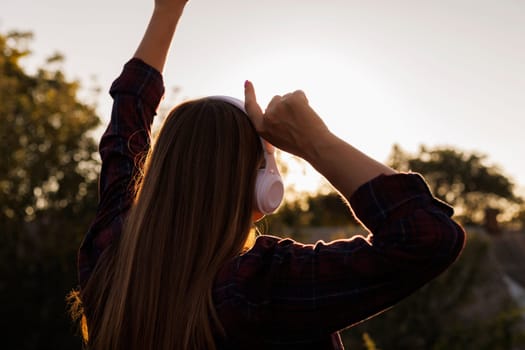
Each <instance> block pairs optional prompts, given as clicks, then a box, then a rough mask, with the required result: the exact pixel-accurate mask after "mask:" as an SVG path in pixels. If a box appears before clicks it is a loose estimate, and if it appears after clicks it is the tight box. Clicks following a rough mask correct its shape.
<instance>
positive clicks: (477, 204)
mask: <svg viewBox="0 0 525 350" xmlns="http://www.w3.org/2000/svg"><path fill="white" fill-rule="evenodd" d="M487 158H488V157H487V156H486V155H484V154H478V153H475V152H465V151H461V150H458V149H455V148H452V147H436V148H432V149H429V148H426V147H425V146H421V147H420V149H419V151H418V152H417V153H416V154H414V155H411V154H408V153H406V152H405V151H403V150H402V149H401V148H400V147H399V146H398V145H394V146H393V148H392V152H391V155H390V159H389V161H388V163H389V165H390V166H392V167H393V168H395V169H398V170H400V171H409V170H410V171H414V172H418V173H421V174H423V175H424V176H425V179H426V180H427V181H428V183H429V185H430V188H431V190H432V192H433V193H434V195H436V196H437V197H439V198H440V199H442V200H444V201H446V202H448V203H450V204H451V205H453V206H454V207H455V208H456V209H457V213H458V214H459V216H458V217H459V218H460V219H461V220H462V221H463V222H465V223H477V224H479V223H481V222H482V221H483V217H484V210H485V209H486V208H488V207H493V208H497V209H499V210H500V211H502V212H505V211H507V212H508V210H509V208H511V207H512V206H513V205H514V207H516V208H515V209H516V211H517V208H518V204H519V203H521V202H522V200H521V198H519V197H517V196H516V195H515V194H514V184H513V183H512V181H511V180H510V179H509V178H508V177H506V176H505V175H504V174H503V172H502V171H501V169H499V168H498V167H497V166H494V165H490V164H488V161H487Z"/></svg>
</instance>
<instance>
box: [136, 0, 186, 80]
mask: <svg viewBox="0 0 525 350" xmlns="http://www.w3.org/2000/svg"><path fill="white" fill-rule="evenodd" d="M186 3H187V0H155V6H154V9H153V14H152V15H151V19H150V22H149V24H148V27H147V28H146V32H145V33H144V36H143V37H142V41H141V42H140V44H139V46H138V48H137V51H135V55H134V56H135V58H138V59H141V60H142V61H144V62H145V63H147V64H148V65H150V66H152V67H153V68H155V69H156V70H157V71H159V72H160V73H162V71H163V70H164V65H165V63H166V57H167V56H168V52H169V48H170V45H171V41H172V39H173V34H174V33H175V28H176V27H177V23H178V22H179V19H180V17H181V16H182V11H183V10H184V6H185V5H186Z"/></svg>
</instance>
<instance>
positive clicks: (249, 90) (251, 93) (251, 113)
mask: <svg viewBox="0 0 525 350" xmlns="http://www.w3.org/2000/svg"><path fill="white" fill-rule="evenodd" d="M244 108H245V109H246V112H247V113H248V117H250V120H251V121H252V123H253V125H254V126H255V130H257V131H259V130H261V128H262V122H263V111H262V109H261V107H260V106H259V104H258V103H257V97H256V96H255V88H254V87H253V84H252V82H251V81H249V80H246V82H245V83H244Z"/></svg>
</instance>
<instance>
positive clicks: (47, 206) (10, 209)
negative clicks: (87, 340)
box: [0, 32, 99, 349]
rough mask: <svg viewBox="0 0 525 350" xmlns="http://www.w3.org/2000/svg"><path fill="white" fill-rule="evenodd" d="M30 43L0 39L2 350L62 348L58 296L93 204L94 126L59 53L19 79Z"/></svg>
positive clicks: (22, 36) (69, 342) (70, 280)
mask: <svg viewBox="0 0 525 350" xmlns="http://www.w3.org/2000/svg"><path fill="white" fill-rule="evenodd" d="M31 38H32V36H31V34H30V33H18V32H12V33H8V34H0V77H1V78H0V101H1V103H0V118H1V120H2V127H1V128H0V139H1V140H2V143H0V157H1V161H0V276H2V277H1V280H0V314H1V315H2V317H1V318H0V328H1V329H2V331H3V332H4V334H8V337H7V340H6V339H5V337H4V341H3V347H4V348H6V349H37V348H38V349H45V348H50V349H58V348H71V347H73V346H78V344H79V342H78V340H77V339H74V338H73V337H72V335H71V334H72V332H71V326H70V325H71V322H69V320H68V317H67V315H66V307H65V302H64V298H65V296H66V294H67V292H68V291H69V290H70V289H71V288H72V287H74V286H75V284H76V272H75V270H76V269H75V266H76V250H77V249H78V246H79V242H80V239H81V237H82V235H83V233H84V231H85V229H86V227H87V225H88V222H89V220H90V219H91V218H92V217H93V213H94V209H95V205H96V200H97V198H96V193H97V190H96V186H97V184H96V180H97V177H98V175H97V174H98V166H99V163H98V161H97V154H96V151H97V147H96V143H95V142H94V140H93V139H92V138H90V137H89V136H88V134H87V132H88V131H90V130H92V129H94V128H95V127H96V126H97V125H98V124H99V118H98V117H97V115H96V113H95V109H94V107H93V106H90V105H86V104H84V103H82V102H80V101H79V100H78V98H77V94H78V92H79V89H80V86H79V84H78V82H75V81H69V80H67V79H66V77H65V76H64V74H63V73H62V71H61V70H60V69H59V68H56V67H57V65H59V63H60V62H61V60H62V59H63V58H62V57H61V56H60V55H58V54H57V55H54V56H53V57H50V58H49V59H48V61H47V63H45V64H44V65H43V66H42V67H40V68H39V69H38V70H37V71H36V73H34V74H29V73H27V72H26V70H25V69H24V68H23V67H22V66H21V63H20V61H21V59H22V58H23V57H25V56H27V55H29V54H30V51H29V50H28V48H27V47H28V46H29V44H30V40H31ZM53 67H55V68H53Z"/></svg>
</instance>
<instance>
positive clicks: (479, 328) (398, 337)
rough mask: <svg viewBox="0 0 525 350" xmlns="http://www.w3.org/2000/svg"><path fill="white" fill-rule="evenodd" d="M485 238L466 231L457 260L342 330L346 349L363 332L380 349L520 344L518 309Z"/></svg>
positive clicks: (489, 348)
mask: <svg viewBox="0 0 525 350" xmlns="http://www.w3.org/2000/svg"><path fill="white" fill-rule="evenodd" d="M489 251H490V242H489V241H488V240H487V239H486V238H484V237H483V236H480V235H471V237H470V239H469V241H468V243H467V245H466V247H465V250H464V252H463V254H462V255H461V257H460V258H459V260H458V261H457V262H456V263H455V264H454V265H452V267H450V268H449V269H448V270H447V271H446V272H445V273H443V274H442V275H441V276H439V277H438V278H436V279H435V280H433V281H432V282H430V283H429V284H427V285H426V286H424V287H423V288H421V289H420V290H419V291H417V292H415V293H414V294H413V295H411V296H410V297H408V298H406V299H405V300H403V301H402V302H400V303H398V304H397V305H395V306H394V307H393V308H392V309H390V310H388V311H386V312H384V313H382V314H380V315H379V316H376V317H375V318H373V319H371V320H368V321H366V322H364V323H362V324H361V325H358V326H356V327H354V328H351V329H348V330H346V331H345V332H344V333H343V340H344V342H345V344H346V345H347V346H348V347H349V348H351V349H366V348H363V347H362V334H367V335H368V336H369V337H370V338H371V339H372V338H373V340H374V344H375V345H374V346H377V347H379V348H381V349H428V350H455V349H457V350H459V349H476V350H484V349H486V350H511V349H513V348H514V347H515V346H517V345H518V344H520V345H524V344H523V343H522V341H523V336H524V333H523V329H522V330H521V331H520V330H519V329H518V326H519V323H520V322H523V321H522V320H523V319H522V317H523V312H522V310H519V308H518V307H517V306H516V305H515V304H514V303H513V301H512V300H511V298H510V297H509V296H508V295H507V294H506V292H505V291H504V285H503V284H502V282H501V277H500V276H499V272H498V270H497V267H495V265H494V263H493V262H492V261H491V260H490V259H489Z"/></svg>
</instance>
